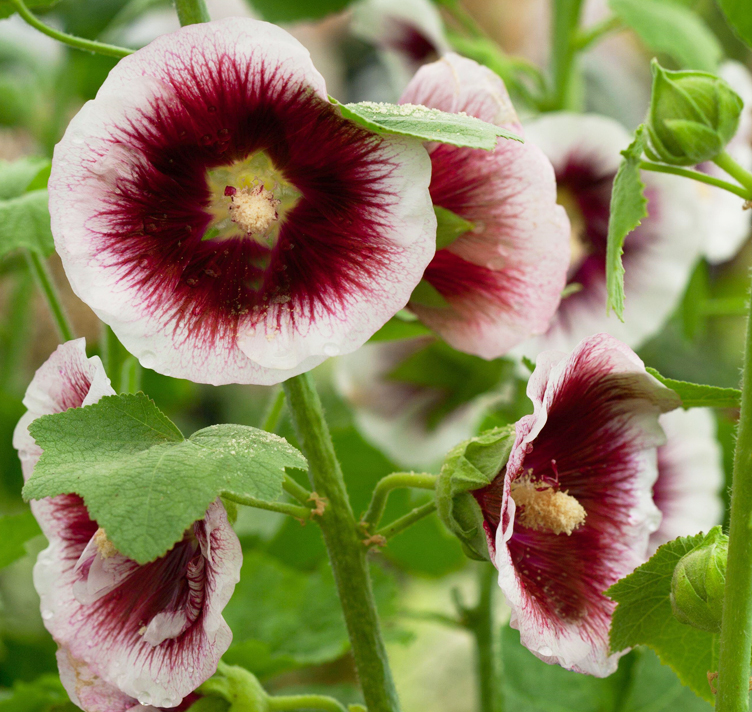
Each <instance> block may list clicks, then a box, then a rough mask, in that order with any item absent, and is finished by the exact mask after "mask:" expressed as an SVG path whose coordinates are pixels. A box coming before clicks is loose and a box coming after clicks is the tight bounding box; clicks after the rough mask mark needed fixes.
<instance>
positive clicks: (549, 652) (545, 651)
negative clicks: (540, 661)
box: [538, 645, 554, 657]
mask: <svg viewBox="0 0 752 712" xmlns="http://www.w3.org/2000/svg"><path fill="white" fill-rule="evenodd" d="M538 652H539V653H540V654H541V655H545V656H546V657H550V656H551V655H553V654H554V651H553V650H551V648H549V647H547V646H545V645H544V646H543V647H542V648H540V649H539V650H538Z"/></svg>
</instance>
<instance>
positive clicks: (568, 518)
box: [511, 473, 587, 536]
mask: <svg viewBox="0 0 752 712" xmlns="http://www.w3.org/2000/svg"><path fill="white" fill-rule="evenodd" d="M511 494H512V499H513V500H514V503H515V504H516V505H517V507H518V508H519V510H520V513H519V515H518V521H519V523H520V524H521V525H522V526H524V527H527V528H528V529H534V530H536V531H543V532H551V533H553V534H566V535H567V536H569V535H570V534H571V533H572V532H573V531H574V530H575V529H577V527H579V526H580V525H581V524H583V523H584V522H585V517H586V516H587V512H586V511H585V508H584V507H583V506H582V505H581V504H580V503H579V502H578V501H577V499H576V498H575V497H573V496H572V495H570V494H567V493H566V492H562V491H560V490H556V489H555V488H554V487H553V486H552V485H550V484H548V483H547V482H542V481H537V482H535V481H533V479H532V478H531V476H530V474H529V473H528V474H525V475H523V476H522V477H520V478H519V479H517V480H515V481H514V482H512V486H511Z"/></svg>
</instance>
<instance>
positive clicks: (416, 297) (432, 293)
mask: <svg viewBox="0 0 752 712" xmlns="http://www.w3.org/2000/svg"><path fill="white" fill-rule="evenodd" d="M410 301H411V302H412V303H413V304H421V305H422V306H424V307H433V308H434V309H446V308H447V307H448V306H449V302H447V300H446V299H444V297H443V296H442V295H441V292H439V290H438V289H436V287H434V286H433V285H432V284H431V283H430V282H427V281H426V280H425V279H421V280H420V282H418V286H417V287H416V288H415V289H413V293H412V294H411V295H410Z"/></svg>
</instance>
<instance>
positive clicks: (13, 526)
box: [0, 512, 42, 569]
mask: <svg viewBox="0 0 752 712" xmlns="http://www.w3.org/2000/svg"><path fill="white" fill-rule="evenodd" d="M41 533H42V530H41V529H40V528H39V525H38V524H37V520H36V519H34V515H33V514H32V513H31V512H24V513H23V514H10V515H7V516H5V517H0V541H1V542H2V543H3V545H2V547H0V569H3V568H5V567H6V566H8V565H10V564H12V563H13V562H14V561H16V560H18V559H20V558H21V557H22V556H25V555H26V547H25V546H24V545H25V544H26V542H27V541H29V539H33V538H34V537H35V536H37V535H38V534H41Z"/></svg>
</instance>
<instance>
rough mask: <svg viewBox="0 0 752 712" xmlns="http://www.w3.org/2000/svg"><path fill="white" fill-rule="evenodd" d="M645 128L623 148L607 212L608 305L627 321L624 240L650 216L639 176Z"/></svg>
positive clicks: (643, 186) (637, 132)
mask: <svg viewBox="0 0 752 712" xmlns="http://www.w3.org/2000/svg"><path fill="white" fill-rule="evenodd" d="M644 132H645V128H644V126H639V127H638V129H637V131H636V132H635V137H634V141H632V143H631V144H629V146H628V147H627V148H626V149H625V150H624V151H622V152H621V155H622V156H623V158H622V161H621V164H620V165H619V170H618V171H617V173H616V178H614V187H613V190H612V192H611V207H610V213H609V216H608V246H607V248H606V286H607V289H608V303H607V307H606V308H607V309H613V310H614V312H616V315H617V316H618V317H619V319H621V320H622V321H624V265H623V264H622V261H621V256H622V255H623V254H624V240H625V239H626V237H627V235H629V233H630V232H632V230H634V229H635V228H636V227H637V226H638V225H639V224H640V223H641V222H642V219H643V218H644V217H647V215H648V211H647V204H648V201H647V198H645V195H644V190H645V184H644V183H643V182H642V179H641V178H640V159H641V157H642V151H643V146H644V142H645V137H644Z"/></svg>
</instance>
